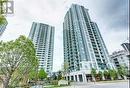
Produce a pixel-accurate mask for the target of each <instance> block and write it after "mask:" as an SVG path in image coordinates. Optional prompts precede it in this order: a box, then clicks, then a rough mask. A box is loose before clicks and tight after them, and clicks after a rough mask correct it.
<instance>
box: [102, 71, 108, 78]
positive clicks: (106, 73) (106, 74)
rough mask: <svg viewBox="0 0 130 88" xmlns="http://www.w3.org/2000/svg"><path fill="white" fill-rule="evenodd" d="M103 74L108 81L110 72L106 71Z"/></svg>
mask: <svg viewBox="0 0 130 88" xmlns="http://www.w3.org/2000/svg"><path fill="white" fill-rule="evenodd" d="M103 74H104V77H105V79H107V78H108V77H109V72H108V71H106V70H105V71H104V72H103Z"/></svg>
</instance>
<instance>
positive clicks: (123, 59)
mask: <svg viewBox="0 0 130 88" xmlns="http://www.w3.org/2000/svg"><path fill="white" fill-rule="evenodd" d="M110 57H111V59H112V62H113V63H114V65H115V67H116V68H119V67H120V66H123V67H125V68H126V69H129V58H128V57H127V52H126V51H125V50H120V51H115V52H113V53H112V55H110Z"/></svg>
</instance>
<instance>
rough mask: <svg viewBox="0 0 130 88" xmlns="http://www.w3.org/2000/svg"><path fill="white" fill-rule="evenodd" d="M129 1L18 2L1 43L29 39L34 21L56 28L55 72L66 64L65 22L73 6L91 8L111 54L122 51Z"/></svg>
mask: <svg viewBox="0 0 130 88" xmlns="http://www.w3.org/2000/svg"><path fill="white" fill-rule="evenodd" d="M128 1H129V0H14V14H13V15H8V16H7V20H8V25H7V28H6V30H5V32H4V33H3V35H2V37H0V40H3V41H9V40H14V39H16V38H18V37H19V35H25V36H27V37H28V35H29V32H30V29H31V25H32V22H40V23H45V24H49V25H52V26H55V40H54V42H55V43H54V58H53V71H58V70H60V69H62V65H63V27H62V26H63V20H64V16H65V14H66V12H67V10H68V9H69V7H70V6H71V4H72V3H74V4H79V5H83V6H84V7H85V8H87V9H89V14H90V17H91V20H92V21H94V22H96V23H97V24H98V27H99V30H100V32H101V34H102V37H103V39H104V41H105V44H106V47H107V49H108V51H109V53H110V54H111V53H112V52H114V51H116V50H122V49H123V48H122V47H121V44H122V43H123V42H125V41H126V40H127V39H128V29H129V27H128V25H129V21H128V13H129V12H128V3H129V2H128Z"/></svg>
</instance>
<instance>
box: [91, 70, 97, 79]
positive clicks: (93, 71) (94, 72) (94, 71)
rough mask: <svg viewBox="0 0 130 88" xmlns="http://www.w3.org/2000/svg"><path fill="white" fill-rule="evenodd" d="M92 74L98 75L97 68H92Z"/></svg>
mask: <svg viewBox="0 0 130 88" xmlns="http://www.w3.org/2000/svg"><path fill="white" fill-rule="evenodd" d="M91 74H92V76H94V77H96V75H97V72H96V69H94V68H92V70H91Z"/></svg>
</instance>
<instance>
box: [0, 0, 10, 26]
mask: <svg viewBox="0 0 130 88" xmlns="http://www.w3.org/2000/svg"><path fill="white" fill-rule="evenodd" d="M2 1H4V2H5V1H8V0H0V7H1V5H2V4H1V2H2ZM1 12H2V11H1V9H0V25H2V24H4V23H5V22H6V18H5V16H4V15H2V13H1Z"/></svg>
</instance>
